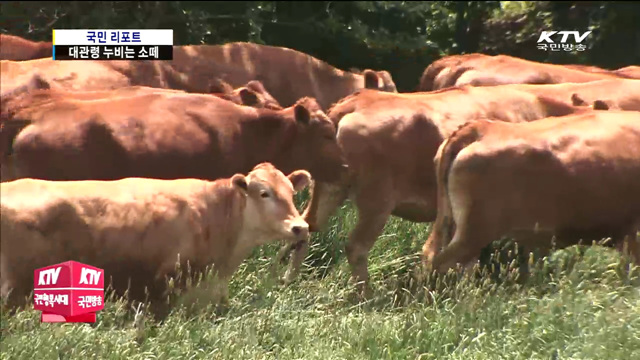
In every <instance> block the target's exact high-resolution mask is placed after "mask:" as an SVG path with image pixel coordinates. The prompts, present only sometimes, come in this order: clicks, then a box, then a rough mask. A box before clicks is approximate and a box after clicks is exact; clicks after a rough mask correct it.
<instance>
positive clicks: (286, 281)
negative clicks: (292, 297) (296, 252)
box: [280, 270, 297, 287]
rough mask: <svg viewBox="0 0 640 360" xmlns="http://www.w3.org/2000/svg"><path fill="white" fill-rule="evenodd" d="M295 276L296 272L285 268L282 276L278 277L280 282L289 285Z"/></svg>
mask: <svg viewBox="0 0 640 360" xmlns="http://www.w3.org/2000/svg"><path fill="white" fill-rule="evenodd" d="M296 278H297V274H296V273H295V272H292V271H289V270H287V272H286V273H285V274H284V276H283V277H282V278H280V284H281V285H283V286H285V287H287V286H289V285H291V284H292V283H293V282H294V281H295V280H296Z"/></svg>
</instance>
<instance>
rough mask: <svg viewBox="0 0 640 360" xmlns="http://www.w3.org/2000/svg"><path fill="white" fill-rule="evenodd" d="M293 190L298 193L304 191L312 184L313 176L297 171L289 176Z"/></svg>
mask: <svg viewBox="0 0 640 360" xmlns="http://www.w3.org/2000/svg"><path fill="white" fill-rule="evenodd" d="M287 178H289V181H291V184H292V185H293V189H294V190H295V191H296V192H298V191H301V190H303V189H304V188H305V187H307V185H309V184H311V174H309V172H308V171H306V170H296V171H294V172H292V173H291V174H289V176H287Z"/></svg>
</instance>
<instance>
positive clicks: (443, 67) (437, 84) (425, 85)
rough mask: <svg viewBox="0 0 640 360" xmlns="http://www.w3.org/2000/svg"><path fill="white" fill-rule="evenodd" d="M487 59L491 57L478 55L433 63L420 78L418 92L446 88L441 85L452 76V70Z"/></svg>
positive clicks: (462, 56)
mask: <svg viewBox="0 0 640 360" xmlns="http://www.w3.org/2000/svg"><path fill="white" fill-rule="evenodd" d="M487 57H489V55H485V54H478V53H473V54H464V55H450V56H445V57H442V58H440V59H438V60H436V61H434V62H432V63H431V65H429V66H427V68H426V69H424V72H423V73H422V76H421V77H420V84H419V85H418V88H417V89H416V90H417V91H418V92H420V91H431V90H437V89H441V88H444V86H443V85H441V84H442V83H443V81H444V80H443V79H445V78H447V77H448V76H450V72H451V70H452V69H454V68H456V67H458V66H459V65H460V64H462V63H463V62H467V61H471V60H479V59H484V58H487Z"/></svg>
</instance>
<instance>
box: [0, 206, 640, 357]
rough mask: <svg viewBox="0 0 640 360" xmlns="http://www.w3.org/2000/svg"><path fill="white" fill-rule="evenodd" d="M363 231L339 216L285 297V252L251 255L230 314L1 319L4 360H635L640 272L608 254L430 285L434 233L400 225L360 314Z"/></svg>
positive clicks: (119, 303) (114, 303)
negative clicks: (358, 245)
mask: <svg viewBox="0 0 640 360" xmlns="http://www.w3.org/2000/svg"><path fill="white" fill-rule="evenodd" d="M302 200H303V196H301V197H299V198H298V202H300V201H302ZM355 221H356V213H355V211H354V210H353V208H352V207H351V206H350V205H345V206H343V207H342V208H341V209H340V210H339V213H338V214H337V215H336V216H335V217H334V218H333V219H332V221H331V223H330V224H329V226H328V228H327V229H326V230H325V231H324V232H323V233H320V234H315V235H314V236H313V239H312V242H313V245H312V247H311V251H310V254H309V257H308V258H307V260H306V262H305V268H304V269H303V271H302V273H301V276H300V278H299V280H298V281H296V282H295V283H293V284H292V285H290V286H289V287H287V288H283V287H282V286H281V285H280V284H279V282H278V280H277V279H275V278H274V277H273V276H272V274H271V266H272V264H273V257H274V255H275V254H276V253H277V251H278V248H279V246H278V245H275V244H274V245H271V246H266V247H263V248H260V249H256V251H255V252H254V254H253V255H252V257H251V258H250V259H249V260H247V261H246V262H245V263H244V264H243V265H242V266H241V268H240V269H239V271H238V272H237V273H236V275H235V276H234V278H233V280H232V283H231V286H230V295H231V299H230V302H231V303H230V308H229V309H228V311H227V312H226V313H224V314H222V315H216V314H215V312H214V311H213V307H212V306H209V307H203V308H200V309H196V310H192V311H189V312H188V311H187V310H186V309H184V308H177V309H175V310H174V311H173V312H172V313H171V314H170V315H169V317H168V318H166V319H165V320H164V321H163V322H156V321H154V320H153V318H152V317H151V316H150V315H149V314H146V313H142V314H140V315H139V317H138V319H137V321H136V319H135V316H136V315H135V311H134V310H132V309H131V308H130V307H129V306H127V305H126V303H125V302H124V301H123V300H122V299H115V298H114V299H111V300H107V303H106V305H105V309H104V310H103V311H101V312H100V313H98V322H97V323H96V324H93V325H90V324H41V323H40V322H39V312H37V311H33V310H28V311H23V312H20V313H18V314H16V315H13V316H9V315H8V314H2V315H1V317H0V322H1V324H0V326H1V328H2V332H1V336H2V340H1V343H0V353H1V356H2V359H89V358H91V359H123V358H124V359H128V360H133V359H323V360H325V359H465V360H466V359H608V360H610V359H640V290H639V289H640V276H639V273H640V272H639V271H638V269H637V268H633V267H631V266H629V265H627V262H626V261H625V259H623V258H622V257H620V256H619V255H618V253H616V252H615V251H613V250H611V249H605V248H598V247H592V248H589V249H588V250H587V251H586V253H585V255H584V257H583V258H578V257H577V255H576V254H577V251H575V249H573V248H569V249H566V250H562V251H558V252H555V253H554V254H553V256H551V258H550V259H549V260H548V261H546V262H544V263H543V264H542V265H539V266H536V267H534V268H533V269H532V271H531V276H530V278H529V280H528V282H527V283H525V284H519V283H518V282H517V281H511V280H514V278H515V276H516V275H517V272H516V271H515V270H512V269H509V268H508V267H507V266H503V267H502V268H501V271H500V274H499V276H498V280H500V281H496V279H495V278H494V279H492V278H490V277H489V276H483V277H468V276H462V275H457V274H449V276H446V277H440V278H439V280H438V281H437V282H432V283H431V286H430V287H429V288H426V287H424V286H422V284H419V283H417V282H416V281H415V279H414V272H413V269H414V267H415V265H416V263H415V261H416V258H415V257H414V256H413V255H414V254H416V253H417V252H418V251H419V250H420V248H421V246H422V244H423V243H424V240H425V239H426V238H427V236H428V234H429V231H430V224H415V223H410V222H407V221H401V220H398V219H392V220H391V221H390V222H389V223H388V224H387V226H386V228H385V230H384V233H383V234H382V235H381V236H380V238H379V239H378V241H377V243H376V245H375V247H374V248H373V249H372V251H371V256H370V272H371V281H372V286H373V288H374V294H375V295H374V297H373V298H372V299H370V300H369V301H367V302H362V303H358V302H354V301H353V300H352V289H353V288H352V286H351V285H350V284H349V281H348V279H349V267H348V264H347V261H346V257H345V256H344V252H343V249H344V244H345V241H346V239H347V234H348V232H349V231H350V230H351V229H352V228H353V226H354V224H355ZM284 270H285V268H284V265H280V266H279V268H278V271H279V274H280V275H282V273H283V272H284ZM429 289H436V291H430V290H429ZM204 299H206V298H204V297H203V300H204ZM140 319H144V322H142V321H140ZM141 324H143V325H141Z"/></svg>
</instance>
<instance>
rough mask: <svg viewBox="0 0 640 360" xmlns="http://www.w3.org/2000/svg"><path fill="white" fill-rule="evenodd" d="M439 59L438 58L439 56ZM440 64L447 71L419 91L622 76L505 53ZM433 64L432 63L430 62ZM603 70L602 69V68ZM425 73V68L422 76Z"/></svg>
mask: <svg viewBox="0 0 640 360" xmlns="http://www.w3.org/2000/svg"><path fill="white" fill-rule="evenodd" d="M441 60H442V59H441ZM442 63H443V64H445V66H447V68H448V69H449V70H448V71H446V72H445V71H444V70H441V71H440V73H441V74H445V75H443V76H439V79H438V80H439V81H437V82H434V83H433V87H432V88H427V87H426V86H427V85H428V81H426V80H425V81H422V80H421V83H423V84H425V85H424V86H421V87H420V88H419V90H420V91H430V90H437V89H444V88H447V87H451V86H462V85H473V86H494V85H502V84H559V83H565V82H576V83H578V82H589V81H596V80H603V79H616V78H621V77H622V76H620V75H617V74H615V73H614V72H608V73H607V72H588V71H582V70H578V69H576V67H577V66H573V68H572V67H568V66H566V65H556V64H547V63H539V62H535V61H529V60H525V59H520V58H517V57H512V56H508V55H495V56H486V55H484V56H478V54H475V56H474V54H470V55H466V57H465V58H456V62H454V63H453V64H452V65H448V64H449V63H448V62H447V61H445V60H442ZM432 65H433V64H432ZM603 71H604V70H603ZM427 73H429V68H427V70H425V73H424V74H423V78H424V77H425V76H426V75H427Z"/></svg>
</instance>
